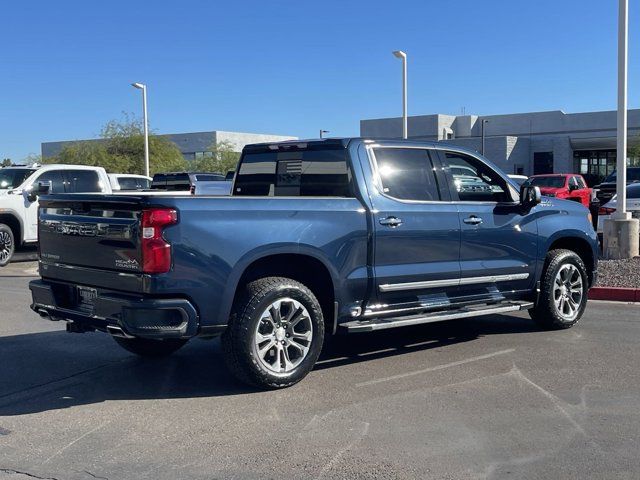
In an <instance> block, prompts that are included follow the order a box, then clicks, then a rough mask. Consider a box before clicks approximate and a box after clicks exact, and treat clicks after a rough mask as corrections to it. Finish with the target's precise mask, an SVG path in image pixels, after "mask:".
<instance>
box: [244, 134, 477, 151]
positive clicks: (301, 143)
mask: <svg viewBox="0 0 640 480" xmlns="http://www.w3.org/2000/svg"><path fill="white" fill-rule="evenodd" d="M351 142H363V143H367V144H374V143H393V144H406V145H419V146H422V147H432V148H441V149H442V148H447V149H450V150H452V151H457V152H466V153H469V154H472V155H478V152H477V151H475V150H473V149H471V148H467V147H461V146H459V145H454V144H452V143H447V142H445V141H441V142H440V141H433V140H421V139H407V140H405V139H401V138H371V137H332V138H309V139H300V140H285V141H283V142H265V143H252V144H249V145H246V146H245V147H244V148H243V150H242V151H243V152H264V151H270V150H278V149H281V148H282V149H287V148H294V149H295V148H301V149H310V150H313V149H316V148H321V147H325V148H326V147H329V148H334V149H335V148H347V147H348V146H349V144H350V143H351Z"/></svg>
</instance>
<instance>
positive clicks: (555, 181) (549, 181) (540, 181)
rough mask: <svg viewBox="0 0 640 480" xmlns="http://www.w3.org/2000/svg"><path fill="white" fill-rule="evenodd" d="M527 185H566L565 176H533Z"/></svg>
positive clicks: (557, 186)
mask: <svg viewBox="0 0 640 480" xmlns="http://www.w3.org/2000/svg"><path fill="white" fill-rule="evenodd" d="M527 185H531V186H534V187H551V188H562V187H564V177H532V178H530V179H529V180H527Z"/></svg>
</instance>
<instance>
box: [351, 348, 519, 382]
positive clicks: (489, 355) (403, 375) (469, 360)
mask: <svg viewBox="0 0 640 480" xmlns="http://www.w3.org/2000/svg"><path fill="white" fill-rule="evenodd" d="M515 350H516V349H515V348H509V349H507V350H500V351H497V352H493V353H487V354H486V355H478V356H477V357H471V358H466V359H464V360H458V361H457V362H451V363H445V364H443V365H436V366H434V367H429V368H424V369H422V370H415V371H413V372H407V373H401V374H398V375H392V376H390V377H385V378H376V379H374V380H368V381H366V382H361V383H356V387H367V386H369V385H376V384H378V383H383V382H390V381H392V380H398V379H401V378H406V377H411V376H414V375H420V374H422V373H428V372H435V371H437V370H443V369H445V368H449V367H457V366H458V365H464V364H465V363H472V362H478V361H480V360H486V359H487V358H492V357H497V356H498V355H506V354H507V353H512V352H515Z"/></svg>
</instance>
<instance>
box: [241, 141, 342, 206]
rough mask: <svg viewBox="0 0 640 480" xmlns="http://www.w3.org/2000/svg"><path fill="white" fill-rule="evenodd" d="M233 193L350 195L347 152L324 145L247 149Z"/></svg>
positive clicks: (290, 195)
mask: <svg viewBox="0 0 640 480" xmlns="http://www.w3.org/2000/svg"><path fill="white" fill-rule="evenodd" d="M234 195H254V196H270V197H298V196H300V197H352V196H353V194H352V192H351V172H350V170H349V167H348V164H347V152H346V151H345V150H344V149H336V150H329V149H324V150H296V151H290V152H265V153H246V154H245V155H244V156H243V158H242V161H241V163H240V170H239V171H238V173H237V174H236V182H235V187H234Z"/></svg>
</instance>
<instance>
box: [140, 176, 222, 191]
mask: <svg viewBox="0 0 640 480" xmlns="http://www.w3.org/2000/svg"><path fill="white" fill-rule="evenodd" d="M224 180H225V178H224V175H222V174H219V173H205V172H200V173H198V172H189V173H187V172H170V173H156V174H155V175H154V176H153V180H152V181H151V189H152V190H169V191H187V192H189V191H191V187H193V185H195V184H196V182H223V181H224Z"/></svg>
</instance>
